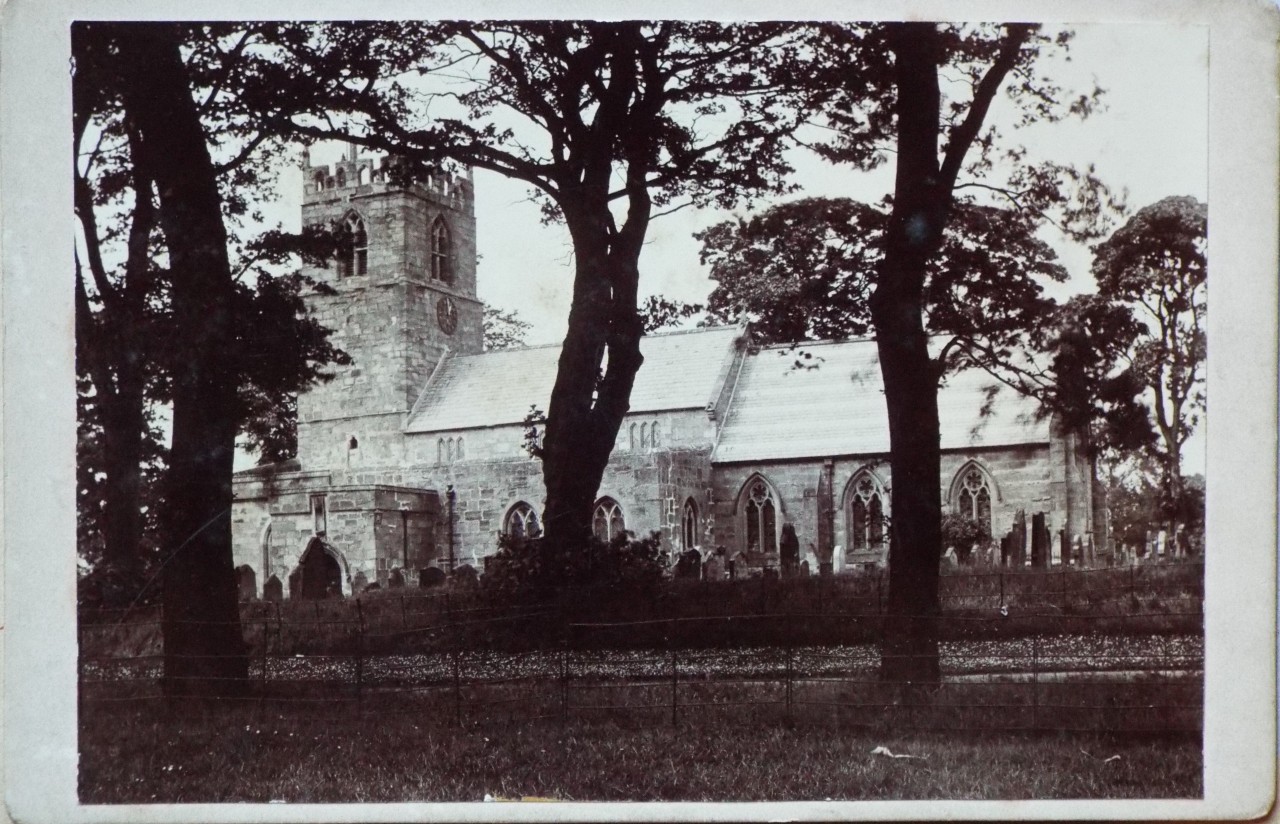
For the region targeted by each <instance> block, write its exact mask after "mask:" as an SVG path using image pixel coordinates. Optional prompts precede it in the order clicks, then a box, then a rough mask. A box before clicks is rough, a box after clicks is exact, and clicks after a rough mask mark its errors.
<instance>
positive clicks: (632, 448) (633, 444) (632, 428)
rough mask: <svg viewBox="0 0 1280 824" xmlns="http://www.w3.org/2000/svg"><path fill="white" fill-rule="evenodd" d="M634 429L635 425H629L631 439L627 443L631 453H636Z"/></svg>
mask: <svg viewBox="0 0 1280 824" xmlns="http://www.w3.org/2000/svg"><path fill="white" fill-rule="evenodd" d="M636 428H637V427H636V425H635V424H634V423H633V424H631V430H630V432H631V438H630V441H629V443H630V445H631V451H632V452H635V451H636V446H637V444H636Z"/></svg>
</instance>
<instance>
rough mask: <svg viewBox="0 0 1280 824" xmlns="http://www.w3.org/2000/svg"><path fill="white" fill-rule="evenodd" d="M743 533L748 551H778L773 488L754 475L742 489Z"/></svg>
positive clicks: (776, 506) (776, 511)
mask: <svg viewBox="0 0 1280 824" xmlns="http://www.w3.org/2000/svg"><path fill="white" fill-rule="evenodd" d="M743 496H744V500H743V504H742V509H741V511H742V517H743V520H744V521H745V523H744V524H743V526H744V530H743V534H744V535H745V536H746V538H747V550H748V551H750V552H777V551H778V502H777V500H776V499H775V498H774V495H773V490H772V489H770V488H769V485H768V484H766V483H765V482H764V479H763V478H760V477H756V478H754V479H753V480H751V481H750V482H748V484H747V486H746V488H745V489H744V490H743Z"/></svg>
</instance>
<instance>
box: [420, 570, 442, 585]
mask: <svg viewBox="0 0 1280 824" xmlns="http://www.w3.org/2000/svg"><path fill="white" fill-rule="evenodd" d="M445 580H446V576H445V574H444V570H443V569H441V568H440V567H438V566H429V567H424V568H422V569H420V570H418V586H419V587H421V588H423V589H430V588H432V587H439V586H444V582H445Z"/></svg>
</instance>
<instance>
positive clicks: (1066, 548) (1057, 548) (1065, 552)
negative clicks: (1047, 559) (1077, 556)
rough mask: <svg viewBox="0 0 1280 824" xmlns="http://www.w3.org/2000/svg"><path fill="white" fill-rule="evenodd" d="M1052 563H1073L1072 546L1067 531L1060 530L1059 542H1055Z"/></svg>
mask: <svg viewBox="0 0 1280 824" xmlns="http://www.w3.org/2000/svg"><path fill="white" fill-rule="evenodd" d="M1052 561H1053V563H1055V564H1067V563H1070V562H1071V546H1070V545H1069V544H1068V543H1067V530H1065V529H1059V530H1058V537H1057V540H1055V541H1054V542H1053V554H1052Z"/></svg>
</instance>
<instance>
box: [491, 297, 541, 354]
mask: <svg viewBox="0 0 1280 824" xmlns="http://www.w3.org/2000/svg"><path fill="white" fill-rule="evenodd" d="M531 328H532V326H531V324H529V323H528V322H527V321H523V320H521V319H520V315H519V313H517V312H516V311H515V310H514V309H511V310H503V309H499V308H497V307H496V306H485V307H484V351H486V352H494V351H497V350H500V349H519V348H520V347H522V346H524V345H525V336H526V335H528V333H529V330H530V329H531Z"/></svg>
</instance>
